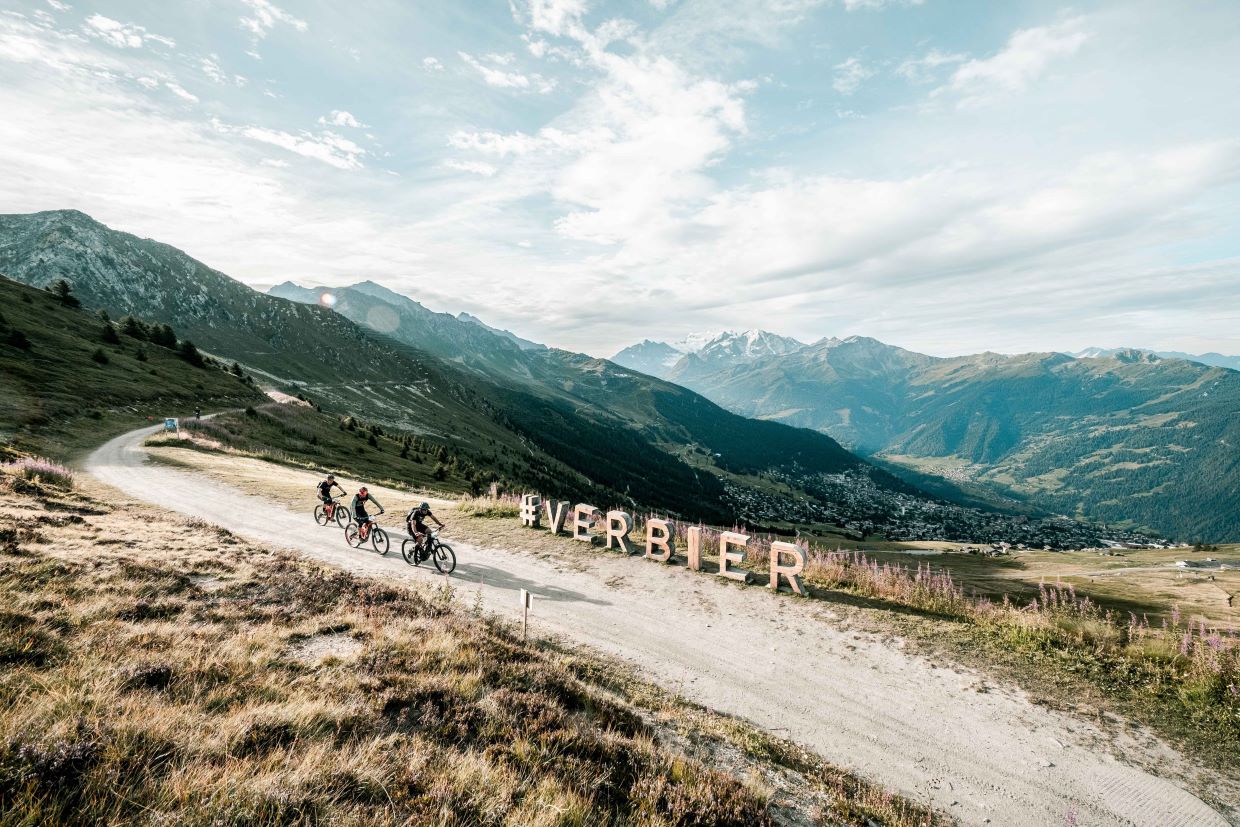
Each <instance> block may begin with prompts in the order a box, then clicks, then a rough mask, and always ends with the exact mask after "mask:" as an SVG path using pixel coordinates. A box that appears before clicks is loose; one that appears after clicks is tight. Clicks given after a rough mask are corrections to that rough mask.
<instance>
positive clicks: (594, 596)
mask: <svg viewBox="0 0 1240 827" xmlns="http://www.w3.org/2000/svg"><path fill="white" fill-rule="evenodd" d="M151 433H153V429H151V428H143V429H140V430H137V431H133V432H131V433H128V434H125V435H123V436H120V437H117V438H116V439H113V440H111V441H109V442H108V443H106V444H105V445H103V446H102V447H100V448H99V449H98V450H96V451H95V452H94V453H93V454H91V455H90V457H89V458H88V460H87V462H86V468H87V471H88V472H89V473H90V474H91V475H93V476H94V477H96V478H97V479H99V480H100V481H102V482H104V483H106V484H108V485H111V486H114V487H115V488H118V489H120V490H121V491H123V492H124V493H126V494H128V495H130V496H132V497H134V498H137V499H140V500H145V501H148V502H151V503H155V504H158V505H161V506H163V507H165V508H168V509H171V510H174V511H177V512H180V513H182V514H185V515H190V516H194V517H199V518H201V519H204V520H207V521H210V522H212V523H215V524H217V525H220V526H224V527H226V528H228V529H229V530H231V531H233V532H235V533H237V534H239V535H243V536H246V537H248V538H251V539H253V540H256V541H260V542H263V543H266V544H270V545H273V546H278V547H284V548H289V549H292V550H295V551H297V552H299V553H301V554H304V555H306V556H308V557H312V558H314V559H317V560H320V561H323V562H325V563H329V564H332V565H336V566H339V567H341V568H345V569H348V570H351V571H356V572H359V573H363V574H367V575H372V576H376V577H382V578H389V579H399V580H409V579H422V580H425V581H431V582H433V580H434V579H435V578H437V577H440V575H437V574H435V573H434V571H433V570H431V571H428V570H426V569H424V568H417V569H414V568H411V567H409V566H407V565H405V563H404V562H403V561H402V560H401V558H400V555H399V554H398V553H397V554H390V555H388V556H387V557H385V558H381V557H379V556H377V555H375V554H373V553H367V552H363V551H357V550H353V549H350V548H348V547H347V546H346V545H345V543H344V542H343V540H342V539H341V538H340V536H339V533H338V530H332V529H325V528H320V527H319V526H317V525H315V524H314V523H313V522H312V521H311V520H310V519H309V517H308V516H307V514H305V513H302V512H293V511H291V510H289V509H287V508H285V507H283V506H281V505H278V504H272V503H269V502H265V501H263V500H261V499H258V498H256V497H252V496H249V495H247V494H245V493H243V492H242V491H241V490H239V489H237V488H234V487H231V486H229V485H226V484H224V483H222V482H218V481H215V480H212V479H209V478H206V477H204V476H202V475H196V474H193V473H191V472H188V471H185V470H179V469H174V468H169V467H164V466H160V465H154V464H149V463H147V462H146V458H145V453H144V451H143V449H142V447H141V443H142V441H143V439H144V438H146V437H147V436H148V435H150V434H151ZM307 488H309V485H308V486H307ZM516 530H518V529H517V527H516V525H515V521H514V531H516ZM394 545H395V544H394ZM454 546H455V547H456V549H457V556H458V558H459V559H460V561H461V562H460V565H459V567H458V568H457V571H456V573H455V575H454V576H453V581H454V585H456V586H457V587H458V588H459V589H460V590H461V593H462V594H463V595H464V597H465V599H466V600H467V601H468V600H470V599H471V598H472V594H473V592H474V590H478V591H480V592H481V599H482V601H483V605H484V607H485V608H486V609H488V610H494V611H497V612H500V613H502V614H504V615H507V616H513V615H515V614H516V613H517V611H518V609H517V590H518V589H522V588H524V589H528V590H530V591H531V592H533V594H534V595H535V600H534V607H533V610H532V618H533V620H532V623H531V628H532V629H533V631H535V632H536V633H538V634H548V633H551V634H556V635H560V636H562V637H563V638H565V639H568V640H574V641H578V642H580V643H583V644H587V645H589V646H590V647H592V648H594V649H596V650H600V651H602V652H605V653H607V654H610V655H613V656H616V657H619V658H621V659H623V660H625V661H627V662H629V663H631V664H633V665H634V666H636V667H637V668H638V670H639V671H640V672H641V673H642V674H643V675H644V676H646V677H647V678H648V679H650V680H651V681H653V682H655V683H657V684H659V685H661V686H663V687H665V688H666V689H667V691H668V692H674V693H679V694H681V695H683V696H684V697H686V698H688V699H689V700H691V701H694V702H697V703H700V704H702V705H704V706H706V707H710V708H712V709H716V710H718V711H720V712H724V713H728V714H731V715H737V716H740V717H743V718H746V719H748V720H750V721H752V722H754V723H755V724H757V725H759V726H761V727H764V728H766V729H768V730H771V731H773V732H775V733H777V734H778V735H780V736H785V737H788V738H790V739H792V740H795V741H797V742H799V743H801V744H803V745H805V746H807V747H809V748H811V749H813V750H815V751H816V752H818V753H819V754H821V755H822V756H823V757H824V758H826V759H827V760H829V761H831V762H833V763H835V764H838V765H840V766H845V767H848V768H850V769H852V770H854V771H856V772H858V773H859V774H861V775H863V776H865V777H867V778H870V779H872V780H874V781H876V782H878V783H880V784H883V785H885V786H887V787H888V788H891V789H894V790H897V791H899V792H901V793H904V794H905V795H908V796H911V797H915V798H917V799H918V800H922V801H925V800H927V798H929V800H930V801H932V803H933V804H934V805H935V806H937V807H939V808H941V809H942V810H944V811H946V812H948V813H951V814H952V815H954V816H955V817H956V818H958V819H960V821H961V822H962V823H964V824H993V825H1053V826H1054V827H1061V825H1063V824H1065V823H1072V824H1081V825H1159V827H1175V825H1184V827H1190V826H1191V827H1210V826H1211V825H1226V824H1227V823H1228V821H1227V819H1225V818H1224V817H1223V816H1222V815H1220V814H1219V813H1217V812H1216V811H1214V810H1213V809H1211V808H1210V807H1209V806H1207V805H1206V804H1204V803H1203V802H1202V801H1201V800H1199V799H1198V798H1197V797H1196V796H1194V795H1193V794H1192V793H1190V792H1188V791H1187V790H1186V789H1184V787H1183V786H1181V783H1180V782H1179V781H1178V780H1177V779H1178V778H1179V777H1180V776H1181V775H1182V774H1183V773H1191V772H1192V767H1191V765H1190V764H1189V763H1188V762H1187V761H1186V760H1185V759H1184V758H1182V757H1181V756H1180V755H1178V754H1177V753H1175V752H1174V751H1172V750H1171V749H1170V748H1168V747H1166V746H1165V745H1163V744H1161V743H1160V742H1158V741H1156V740H1155V739H1153V738H1151V737H1149V736H1148V735H1140V736H1137V735H1131V734H1126V733H1125V732H1122V731H1121V730H1123V728H1122V727H1113V728H1108V729H1107V730H1106V731H1104V730H1103V729H1102V728H1100V727H1099V726H1098V725H1097V724H1096V723H1094V722H1091V721H1087V720H1083V719H1079V718H1076V717H1073V716H1071V715H1069V714H1066V713H1062V712H1057V711H1054V710H1050V709H1048V708H1046V707H1044V706H1041V705H1037V704H1034V703H1032V702H1030V700H1029V699H1028V698H1027V697H1026V696H1025V695H1024V694H1023V693H1022V692H1020V691H1019V690H1018V689H1015V688H1013V687H1009V686H995V685H993V683H988V682H987V681H986V679H985V677H984V676H983V675H981V674H980V673H976V672H972V671H969V670H964V669H960V668H956V667H945V666H940V665H936V664H934V663H931V662H930V661H929V660H927V659H925V658H923V657H920V656H917V655H914V654H911V653H908V652H905V651H903V649H902V647H901V644H900V642H899V641H892V640H891V639H882V638H879V637H878V636H874V635H867V634H860V633H857V632H855V631H851V630H846V629H843V628H841V624H839V623H838V622H837V621H836V619H835V618H834V617H833V615H832V612H831V609H830V607H829V606H828V605H826V604H822V603H816V602H807V601H803V600H800V599H796V598H792V597H789V596H776V595H772V594H770V593H769V592H768V591H767V590H766V589H763V588H759V587H749V588H743V587H739V586H736V585H732V584H728V583H724V582H721V581H720V580H719V579H718V578H716V577H712V576H709V575H703V574H695V573H693V572H690V571H688V570H686V569H684V568H683V567H669V566H665V565H660V564H656V563H652V562H649V561H647V560H644V559H641V558H638V557H634V558H624V557H620V556H618V555H614V554H600V555H599V557H598V559H597V562H596V564H593V565H589V566H585V565H581V563H580V561H576V562H574V561H570V560H557V559H554V558H551V557H545V556H537V555H533V554H527V553H518V552H509V551H502V550H499V549H493V548H474V547H469V546H466V545H464V544H460V543H455V542H454ZM979 690H981V691H979ZM1116 753H1122V754H1123V755H1125V756H1126V758H1128V759H1129V761H1130V762H1131V763H1129V761H1121V760H1120V759H1118V758H1117V757H1115V756H1116ZM1142 767H1156V768H1159V769H1158V770H1157V773H1153V772H1150V771H1148V770H1146V769H1143V768H1142ZM1073 818H1075V820H1072V819H1073Z"/></svg>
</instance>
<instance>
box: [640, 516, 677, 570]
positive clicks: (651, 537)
mask: <svg viewBox="0 0 1240 827" xmlns="http://www.w3.org/2000/svg"><path fill="white" fill-rule="evenodd" d="M656 548H657V549H659V552H658V553H657V554H656V553H655V549H656ZM675 553H676V539H675V537H674V536H673V535H672V524H671V523H670V522H668V521H667V520H656V519H654V518H651V519H648V520H646V557H648V558H649V559H651V560H656V561H658V562H660V563H667V562H670V561H671V559H672V555H673V554H675Z"/></svg>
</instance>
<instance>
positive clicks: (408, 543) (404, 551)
mask: <svg viewBox="0 0 1240 827" xmlns="http://www.w3.org/2000/svg"><path fill="white" fill-rule="evenodd" d="M400 556H401V557H404V558H405V562H406V563H408V564H409V565H411V566H416V565H417V564H418V541H417V540H413V539H409V540H405V541H404V542H403V543H401V544H400Z"/></svg>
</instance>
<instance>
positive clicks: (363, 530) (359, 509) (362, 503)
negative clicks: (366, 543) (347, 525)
mask: <svg viewBox="0 0 1240 827" xmlns="http://www.w3.org/2000/svg"><path fill="white" fill-rule="evenodd" d="M371 503H373V504H374V506H375V508H377V509H379V513H380V514H382V513H383V505H382V504H380V502H379V501H378V500H376V499H375V498H374V497H372V496H370V491H368V490H367V489H366V486H364V485H363V486H362V487H361V488H359V489H357V493H356V494H354V495H353V519H354V520H356V521H357V533H358V536H359V537H361V538H362V539H363V540H365V539H366V535H367V534H369V533H370V524H371V522H372V521H373V520H374V518H373V517H371V516H370V515H369V514H367V513H366V506H367V505H369V504H371Z"/></svg>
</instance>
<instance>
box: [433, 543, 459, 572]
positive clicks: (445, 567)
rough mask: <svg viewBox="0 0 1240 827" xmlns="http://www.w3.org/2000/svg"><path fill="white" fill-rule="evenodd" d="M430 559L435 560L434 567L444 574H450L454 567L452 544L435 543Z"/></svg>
mask: <svg viewBox="0 0 1240 827" xmlns="http://www.w3.org/2000/svg"><path fill="white" fill-rule="evenodd" d="M431 559H432V560H434V561H435V568H437V569H439V570H440V571H441V572H443V573H444V574H451V573H452V572H453V570H454V569H455V568H456V552H455V551H453V550H452V546H445V545H444V544H443V543H436V544H435V550H434V551H433V552H431Z"/></svg>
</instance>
